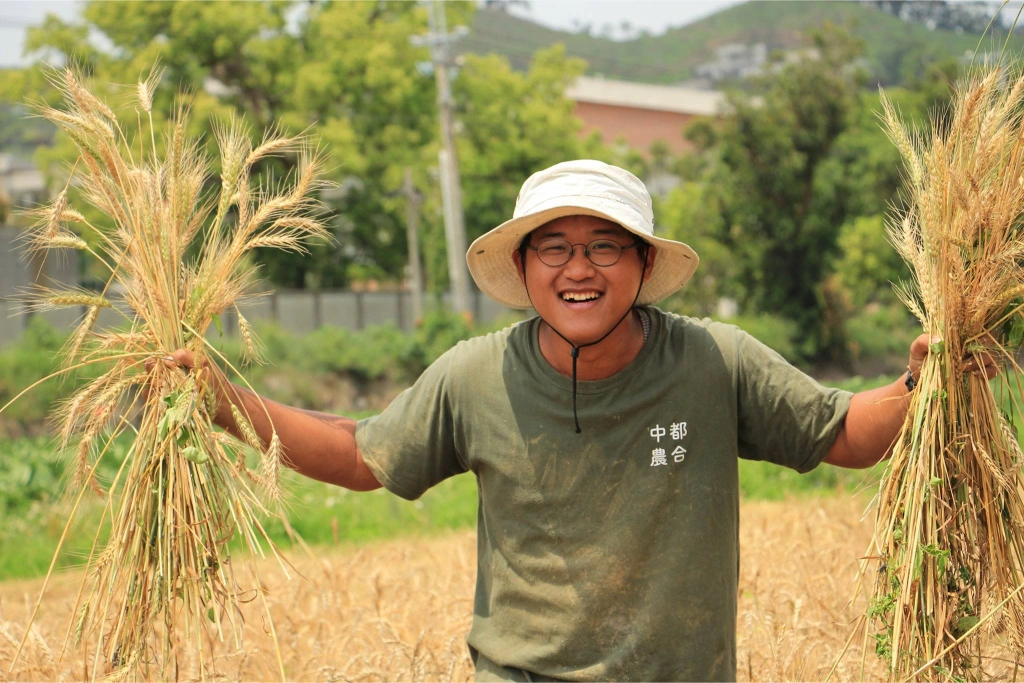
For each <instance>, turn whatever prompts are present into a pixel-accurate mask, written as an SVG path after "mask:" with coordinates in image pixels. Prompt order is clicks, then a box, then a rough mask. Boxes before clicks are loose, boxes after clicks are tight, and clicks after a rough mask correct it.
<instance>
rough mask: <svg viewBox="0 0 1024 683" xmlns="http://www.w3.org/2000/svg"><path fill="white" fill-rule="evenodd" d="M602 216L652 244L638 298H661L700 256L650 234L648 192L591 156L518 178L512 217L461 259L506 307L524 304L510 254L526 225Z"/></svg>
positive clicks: (484, 289)
mask: <svg viewBox="0 0 1024 683" xmlns="http://www.w3.org/2000/svg"><path fill="white" fill-rule="evenodd" d="M581 215H582V216H596V217H598V218H604V219H605V220H609V221H611V222H613V223H617V224H619V225H621V226H622V227H623V228H625V229H626V230H628V231H629V232H631V233H633V234H634V235H636V236H637V237H639V238H641V239H642V240H644V241H645V242H647V243H648V244H652V245H654V246H655V247H657V248H658V253H657V256H656V257H655V259H654V270H653V271H652V272H651V276H650V278H648V280H647V282H645V283H644V285H643V287H642V288H641V289H640V295H639V297H637V303H638V304H650V303H654V302H656V301H660V300H661V299H664V298H665V297H666V296H668V295H669V294H672V293H673V292H675V291H676V290H678V289H679V288H680V287H682V286H683V285H685V284H686V282H687V280H689V279H690V276H691V275H693V271H695V270H696V269H697V264H698V263H699V262H700V259H698V258H697V253H696V252H695V251H694V250H693V249H691V248H690V247H688V246H686V245H685V244H683V243H682V242H676V241H674V240H668V239H664V238H661V237H655V236H654V209H653V207H652V205H651V195H650V194H649V193H648V192H647V188H646V187H644V184H643V183H642V182H641V181H640V179H639V178H637V177H636V176H635V175H633V174H632V173H630V172H629V171H626V170H624V169H621V168H618V167H617V166H611V165H609V164H606V163H604V162H602V161H595V160H593V159H579V160H576V161H565V162H562V163H560V164H555V165H554V166H552V167H550V168H546V169H544V170H543V171H538V172H537V173H534V174H533V175H532V176H530V177H529V178H527V180H526V182H525V183H523V188H522V190H520V191H519V197H518V199H516V208H515V211H514V212H513V213H512V219H511V220H508V221H505V222H504V223H502V224H501V225H499V226H498V227H496V228H494V229H493V230H491V231H490V232H488V233H486V234H485V235H482V236H480V237H479V238H477V239H476V240H475V241H474V242H473V244H472V245H470V247H469V253H468V254H466V262H467V264H468V265H469V272H470V273H472V275H473V279H474V280H475V281H476V284H477V286H478V287H479V288H480V290H481V291H482V292H483V293H484V294H486V295H487V296H489V297H491V298H492V299H494V300H495V301H497V302H499V303H502V304H504V305H506V306H510V307H512V308H530V306H531V304H530V297H529V296H528V295H527V293H526V287H525V286H523V282H522V280H520V279H519V273H518V272H517V271H516V266H515V262H514V261H513V260H512V254H513V253H514V252H515V251H516V250H517V249H518V248H519V244H520V242H522V240H523V238H524V237H525V236H526V235H527V234H529V233H530V232H531V231H533V230H535V229H537V228H539V227H540V226H542V225H544V224H545V223H548V222H550V221H553V220H555V219H556V218H562V217H563V216H581Z"/></svg>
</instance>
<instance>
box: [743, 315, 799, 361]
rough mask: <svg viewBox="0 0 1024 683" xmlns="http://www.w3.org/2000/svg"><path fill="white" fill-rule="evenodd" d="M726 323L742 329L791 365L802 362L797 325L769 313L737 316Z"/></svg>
mask: <svg viewBox="0 0 1024 683" xmlns="http://www.w3.org/2000/svg"><path fill="white" fill-rule="evenodd" d="M725 322H727V323H730V324H732V325H735V326H736V327H738V328H740V329H741V330H743V331H744V332H746V333H747V334H749V335H750V336H752V337H754V338H755V339H757V340H758V341H760V342H761V343H762V344H764V345H765V346H767V347H768V348H770V349H773V350H774V351H775V352H776V353H778V354H779V355H780V356H782V357H783V358H785V359H786V360H788V361H789V362H790V363H796V362H798V361H799V360H800V353H799V349H798V348H797V345H796V343H795V341H794V339H795V337H796V333H797V327H796V323H794V322H792V321H790V320H786V319H785V318H780V317H778V316H774V315H768V314H767V313H761V314H759V315H741V316H736V317H735V318H730V319H728V320H726V321H725Z"/></svg>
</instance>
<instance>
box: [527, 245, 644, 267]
mask: <svg viewBox="0 0 1024 683" xmlns="http://www.w3.org/2000/svg"><path fill="white" fill-rule="evenodd" d="M641 244H643V242H634V243H633V244H627V245H626V246H622V245H621V244H619V243H618V242H616V241H615V240H608V239H601V240H594V241H593V242H591V243H590V244H583V243H578V244H570V243H569V242H568V241H567V240H560V239H550V240H544V241H543V242H541V243H540V244H538V245H537V246H533V245H530V244H527V245H526V248H527V249H533V250H534V251H535V252H537V258H539V259H540V262H541V263H543V264H544V265H546V266H564V265H565V264H566V263H568V262H569V261H570V259H572V257H573V255H574V254H575V253H576V247H583V255H584V256H586V257H587V258H588V259H589V260H590V262H591V263H593V264H594V265H595V266H601V267H602V268H606V267H608V266H614V265H615V264H616V263H618V261H619V258H620V257H621V256H622V252H623V251H625V250H626V249H632V248H633V247H639V246H640V245H641Z"/></svg>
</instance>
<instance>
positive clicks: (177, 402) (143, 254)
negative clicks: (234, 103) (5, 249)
mask: <svg viewBox="0 0 1024 683" xmlns="http://www.w3.org/2000/svg"><path fill="white" fill-rule="evenodd" d="M160 78H161V76H160V71H159V70H154V71H153V72H152V73H151V74H150V76H149V77H148V78H147V79H145V80H143V81H141V82H139V83H138V84H137V86H136V87H135V88H134V94H135V101H134V102H133V104H134V107H135V108H136V110H137V111H141V115H140V116H142V124H143V130H140V131H139V134H138V135H139V138H140V139H141V141H140V140H136V141H135V143H134V147H133V144H130V143H129V141H128V136H126V134H125V131H124V129H123V128H122V124H121V123H120V121H119V120H118V119H117V117H116V116H115V114H114V112H113V111H112V110H111V109H110V108H109V107H108V106H107V105H106V104H104V103H103V102H102V101H101V100H100V99H99V98H97V97H96V96H94V95H93V94H92V93H91V92H90V91H89V89H88V88H87V87H86V85H85V83H84V81H83V79H82V78H81V77H80V76H79V75H78V74H77V73H76V72H74V71H73V70H70V69H69V70H64V71H61V72H59V73H58V74H57V75H55V76H54V77H53V79H52V81H53V83H54V84H55V85H56V86H57V87H58V89H59V90H60V91H61V93H62V95H63V103H62V105H61V106H59V107H51V106H46V105H41V106H40V110H41V113H42V115H43V116H44V117H46V118H47V119H49V120H50V121H52V122H53V123H54V124H56V125H57V126H58V127H60V128H61V129H62V130H63V131H64V132H65V133H67V135H68V137H69V138H70V139H71V140H72V141H73V142H74V143H75V144H76V146H77V147H78V152H79V154H80V158H79V161H80V163H79V164H77V165H76V170H78V174H77V179H76V180H77V184H76V186H77V187H78V188H79V189H80V191H81V194H82V196H83V197H84V199H85V201H87V202H88V203H90V204H91V205H92V206H93V207H94V208H95V209H97V210H98V211H99V212H101V213H103V214H105V216H106V225H107V227H104V228H96V227H94V226H92V225H90V224H88V223H87V222H86V221H85V220H84V218H82V214H81V213H80V212H78V211H76V210H75V209H74V208H73V207H71V206H70V200H69V197H68V194H67V193H66V192H62V193H61V194H59V195H58V196H57V198H56V199H55V200H54V202H52V203H51V204H50V205H48V206H47V207H45V208H43V209H40V210H38V211H36V212H34V213H35V216H36V219H37V220H36V223H35V225H34V226H33V227H32V229H31V230H30V231H29V233H28V236H27V238H26V239H27V244H28V248H29V249H30V250H38V249H44V248H45V249H49V248H57V247H64V248H66V247H76V248H85V249H86V251H87V252H88V253H90V254H92V255H94V256H96V258H97V259H99V261H100V263H101V265H103V266H106V267H107V268H108V269H109V271H110V275H109V280H108V284H107V287H108V288H110V287H113V286H116V287H117V289H119V290H120V291H122V292H124V302H125V305H126V307H127V310H124V308H123V307H118V309H115V310H120V311H121V312H122V314H123V316H124V322H125V326H126V329H125V330H123V331H119V332H96V331H95V329H94V328H95V323H96V319H97V317H98V315H99V312H100V310H102V309H104V308H111V307H112V302H111V300H110V299H109V298H108V297H107V296H106V289H105V290H104V292H102V293H96V292H90V291H85V290H68V291H55V290H48V289H38V290H36V291H32V292H29V293H28V294H27V295H26V299H27V301H28V303H29V305H30V306H31V307H32V308H34V309H37V310H45V309H49V308H54V307H62V306H80V307H85V311H86V312H85V316H84V319H83V321H82V323H81V325H80V326H79V327H78V328H77V329H76V330H75V332H74V333H73V334H72V336H71V338H70V340H69V342H68V344H67V345H66V347H65V349H64V352H63V353H64V355H65V363H66V367H65V369H64V370H62V371H61V372H67V371H70V370H72V369H74V368H77V367H81V366H83V365H89V364H95V363H103V364H104V365H105V367H106V371H105V372H104V373H103V374H102V375H101V376H100V377H99V378H97V379H96V380H93V381H91V382H89V383H88V384H86V385H85V386H83V387H82V388H81V389H79V390H78V391H77V392H76V393H75V394H74V395H73V396H71V397H70V398H69V399H68V400H67V401H65V402H64V403H63V404H62V405H61V406H60V407H59V408H58V410H57V411H56V412H55V414H54V419H55V422H56V423H57V424H56V429H57V432H58V434H59V435H60V443H61V444H62V447H63V448H70V449H72V450H73V451H74V458H75V462H76V466H75V468H74V470H75V472H76V475H75V478H76V483H77V484H78V485H79V486H90V487H93V488H94V489H95V490H96V491H97V492H98V493H101V494H103V493H105V489H106V490H109V496H110V497H109V504H108V505H109V510H110V518H111V522H110V537H109V540H108V541H107V543H106V545H105V546H104V547H103V549H102V550H101V551H100V552H99V553H96V554H95V556H92V557H91V559H90V561H89V567H88V571H87V572H86V579H85V581H86V582H87V586H88V590H85V589H84V588H85V587H83V592H82V594H83V595H84V596H85V597H84V598H83V599H82V602H81V603H80V606H79V607H76V609H75V618H74V623H73V624H72V625H71V627H69V633H73V634H74V636H75V637H74V641H75V642H76V643H79V647H81V649H82V653H83V656H85V657H86V660H87V662H88V666H87V668H86V671H88V672H90V675H91V676H93V678H94V679H95V678H109V679H111V680H116V679H138V678H142V677H145V678H154V677H158V678H162V679H165V680H166V679H168V678H169V677H171V676H172V675H174V676H176V675H177V674H176V671H177V669H176V664H175V657H176V655H175V652H177V651H179V649H180V648H181V647H182V646H183V645H184V644H186V643H189V645H188V647H191V648H194V649H195V650H196V651H199V652H204V651H206V650H204V648H206V649H207V650H208V649H209V647H210V645H209V644H208V642H207V639H206V637H205V634H207V632H208V631H210V630H211V629H212V631H213V634H212V637H213V638H214V639H217V638H224V637H229V638H230V639H231V640H232V641H233V642H235V643H237V642H239V639H240V638H241V624H240V622H239V619H238V615H239V614H240V609H241V607H240V606H241V602H243V600H245V597H244V593H243V590H244V588H243V586H242V584H240V582H239V578H240V577H238V576H237V575H236V574H237V573H236V572H235V571H234V569H233V568H232V567H233V564H232V563H231V557H230V553H229V549H228V545H227V543H228V540H229V539H230V538H232V537H236V538H240V539H241V540H242V542H243V545H244V546H245V547H246V549H247V550H248V551H249V552H250V553H251V554H252V555H254V556H255V555H262V554H263V552H264V545H265V544H266V543H269V538H266V535H265V533H264V532H263V528H264V527H263V525H262V524H261V523H260V521H259V517H260V516H261V515H263V514H265V513H266V512H267V510H266V508H265V506H264V505H263V502H262V498H261V495H259V494H258V492H259V491H260V490H262V491H263V492H264V493H265V494H266V495H267V497H269V499H270V500H273V501H277V500H279V499H280V490H279V488H278V483H277V476H278V470H279V467H280V461H281V458H282V457H283V449H282V447H281V442H280V439H279V438H278V436H277V434H276V432H275V433H274V436H273V438H272V439H271V443H270V444H269V446H268V447H267V448H266V449H264V447H263V445H262V444H261V443H260V441H259V438H258V437H257V436H256V435H255V432H254V431H253V430H252V426H251V423H250V422H249V421H248V420H247V419H245V417H244V416H242V415H241V413H240V412H239V410H238V408H237V407H236V406H232V407H231V409H232V412H233V413H234V414H235V415H236V421H237V422H238V425H239V428H240V429H241V430H242V433H243V434H244V435H245V437H246V440H245V441H244V442H243V441H239V440H238V439H235V438H233V437H231V436H229V435H227V434H225V433H223V432H220V431H217V430H216V429H215V428H214V425H213V417H214V415H215V414H216V411H217V406H216V401H215V400H214V399H212V397H213V395H214V392H213V388H212V387H209V386H207V385H206V377H207V375H206V374H205V373H203V372H197V373H186V372H184V371H182V370H180V369H178V368H172V367H168V366H167V365H165V364H163V363H161V362H155V363H149V364H147V362H146V361H147V360H150V361H152V360H158V359H161V358H164V357H166V356H167V355H168V354H169V353H171V352H172V351H174V350H176V349H188V350H191V351H193V352H194V354H195V355H196V359H197V362H199V363H201V362H203V359H204V358H207V357H209V354H208V349H209V347H208V343H207V342H206V340H205V339H204V338H203V337H202V335H201V334H198V333H197V332H196V331H197V330H206V329H209V327H210V325H211V323H212V321H213V320H214V318H215V317H216V316H219V315H220V314H221V313H222V312H223V311H225V310H226V309H228V308H232V307H234V306H235V304H236V302H237V301H238V300H239V299H240V298H241V297H243V295H244V293H245V292H247V291H249V290H250V289H251V287H252V284H253V280H254V271H255V268H254V266H253V265H252V263H250V262H249V261H248V256H247V254H249V252H251V250H252V249H253V248H255V247H256V246H262V247H268V246H279V247H282V248H288V249H292V250H301V249H303V248H305V244H306V243H307V242H308V241H309V240H310V239H315V238H320V237H324V236H326V235H327V232H326V229H325V228H324V227H323V226H322V224H321V223H319V222H318V221H317V219H316V216H315V215H314V212H315V209H316V207H317V202H316V201H315V198H314V194H315V193H316V192H317V191H318V189H319V188H320V186H321V185H320V181H319V180H318V175H319V172H320V170H321V167H322V157H321V156H320V155H319V154H318V153H317V152H316V150H315V149H312V148H311V147H310V144H309V141H308V139H307V138H306V136H305V135H303V136H300V137H287V136H284V135H281V134H280V133H278V132H273V133H271V134H268V136H267V137H266V138H264V140H263V142H262V143H261V144H260V145H259V146H258V147H257V148H256V149H255V150H253V149H252V144H251V142H250V140H249V132H248V130H247V129H246V127H245V126H244V125H242V124H241V123H239V122H238V120H236V119H230V120H229V121H228V122H227V123H225V124H222V125H220V126H219V127H218V129H217V136H216V137H217V142H218V144H219V147H220V151H221V160H220V168H221V178H220V180H221V183H220V190H219V192H214V193H210V192H209V191H208V190H206V189H205V188H207V187H208V186H209V184H210V183H209V181H210V179H211V178H212V177H213V176H214V173H213V168H212V164H211V161H210V159H208V158H207V157H206V155H205V153H204V152H203V149H204V148H203V146H202V144H201V141H199V140H195V139H192V138H190V137H189V136H188V135H187V133H186V131H187V129H188V115H189V111H188V108H187V107H180V108H179V109H178V110H177V113H176V115H175V116H173V117H172V119H171V120H170V122H169V123H168V131H167V133H166V135H164V136H162V139H164V140H165V141H166V144H165V145H164V146H163V147H164V149H163V151H161V149H160V148H159V147H158V145H157V139H158V136H157V131H156V130H155V127H154V124H153V119H152V108H153V103H154V95H155V93H156V90H157V87H158V85H159V82H160ZM146 124H148V129H149V130H148V135H146V134H145V133H144V130H145V126H146ZM147 143H148V149H143V148H145V147H146V146H147ZM140 149H141V151H140ZM133 150H134V151H133ZM271 154H276V155H287V154H294V155H296V161H297V167H296V168H297V170H296V173H295V175H294V176H293V177H292V178H291V180H290V182H286V183H285V184H284V186H283V187H282V188H270V187H262V188H260V189H258V190H256V191H254V190H252V189H251V188H250V185H251V184H252V180H251V178H250V173H251V168H252V165H253V164H254V163H255V162H256V161H258V160H259V159H260V158H262V157H264V156H267V155H271ZM232 208H234V209H235V211H234V212H232ZM71 222H74V223H77V224H81V225H83V226H84V228H85V229H90V230H92V231H93V232H94V236H95V240H93V241H92V242H91V243H92V244H94V245H98V246H97V248H96V249H95V250H92V249H90V248H88V247H87V246H86V244H85V241H84V240H82V239H81V238H79V237H77V236H76V235H73V234H71V233H70V232H69V231H68V230H67V229H66V228H65V227H64V226H65V224H67V223H71ZM267 226H269V227H267ZM261 237H262V238H263V241H262V242H261V241H259V240H260V238H261ZM275 240H276V241H275ZM239 326H240V331H241V334H242V337H243V339H244V342H245V346H246V349H247V355H248V356H250V357H251V358H257V357H258V356H259V349H260V346H259V341H258V339H257V338H256V335H255V332H254V330H253V329H252V326H251V325H250V324H249V322H248V321H247V320H245V318H243V317H242V316H239ZM76 359H78V360H76ZM141 385H145V387H146V391H139V390H138V389H139V387H140V386H141ZM129 414H134V415H137V416H138V417H137V420H138V427H137V433H136V434H135V435H134V437H133V439H132V442H131V446H130V448H129V450H128V455H127V457H126V459H125V461H124V465H123V467H122V469H121V470H120V471H119V472H118V474H117V475H116V477H115V478H114V479H113V480H112V481H110V482H103V483H101V482H99V481H98V480H97V478H96V476H95V472H96V464H97V461H98V459H99V458H101V457H103V454H104V453H106V452H108V451H109V446H110V444H111V443H112V442H113V440H114V439H115V438H116V437H117V436H118V435H119V434H120V433H121V432H123V431H124V430H125V429H126V426H127V425H128V422H127V420H126V419H125V416H127V415H129ZM246 442H248V443H246ZM250 446H251V447H253V448H257V449H258V450H259V452H261V453H262V454H263V455H262V460H261V465H260V471H259V476H258V477H257V476H255V475H254V474H253V473H252V472H250V471H249V470H248V469H247V468H246V467H245V464H244V463H245V458H244V454H245V452H246V451H247V450H248V448H249V447H250ZM254 483H256V484H258V485H254ZM270 546H271V548H272V547H273V544H270ZM58 552H59V551H58ZM275 552H276V551H275ZM211 642H212V641H211ZM19 654H20V649H19ZM15 661H17V655H16V656H15ZM280 673H281V676H282V677H283V675H284V672H283V671H281V672H280ZM200 675H203V676H205V675H206V673H201V674H200Z"/></svg>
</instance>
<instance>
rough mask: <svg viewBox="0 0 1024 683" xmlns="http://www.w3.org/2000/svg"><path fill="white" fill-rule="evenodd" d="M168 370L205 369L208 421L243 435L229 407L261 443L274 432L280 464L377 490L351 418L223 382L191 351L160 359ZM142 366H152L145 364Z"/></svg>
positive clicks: (210, 365)
mask: <svg viewBox="0 0 1024 683" xmlns="http://www.w3.org/2000/svg"><path fill="white" fill-rule="evenodd" d="M162 360H163V363H164V365H166V366H167V367H169V368H181V369H184V370H185V371H186V372H200V373H204V374H206V373H209V374H208V375H207V377H206V382H207V384H208V386H209V387H210V388H211V389H212V390H213V391H214V392H215V394H214V395H215V397H216V399H217V414H216V415H215V416H212V417H213V421H214V423H215V424H217V425H218V426H219V427H222V428H224V429H225V430H227V431H228V432H230V433H232V434H233V435H235V436H236V437H238V438H243V436H242V434H241V432H240V430H239V428H238V425H237V424H236V423H235V418H234V415H233V413H232V410H231V407H232V405H234V406H236V407H237V408H238V411H239V412H241V413H242V414H243V415H245V416H246V417H247V418H248V420H249V422H250V424H251V425H252V427H253V429H254V430H255V431H256V434H257V435H258V436H259V438H260V440H261V441H262V442H263V443H264V444H269V443H270V440H271V438H272V436H273V434H274V432H275V431H276V432H277V436H278V438H279V439H280V440H281V445H282V447H283V449H284V456H283V462H284V464H285V465H287V466H288V467H291V468H292V469H294V470H296V471H297V472H299V473H300V474H302V475H305V476H307V477H310V478H312V479H317V480H319V481H324V482H327V483H329V484H335V485H336V486H341V487H343V488H347V489H351V490H353V491H372V490H374V489H378V488H380V486H381V484H380V482H378V481H377V479H376V477H375V476H374V475H373V472H372V471H371V470H370V469H369V468H368V467H367V466H366V463H365V462H363V458H362V455H361V454H360V453H359V448H358V446H357V445H356V422H355V420H352V419H351V418H347V417H342V416H340V415H331V414H330V413H321V412H317V411H312V410H301V409H299V408H292V407H290V406H286V405H282V404H280V403H277V402H275V401H271V400H270V399H266V398H263V397H261V396H259V395H257V394H256V393H254V392H252V391H250V390H248V389H244V388H242V387H239V386H237V385H235V384H233V383H231V381H229V380H228V378H227V376H226V375H225V374H224V372H223V371H222V370H221V369H220V368H219V367H218V366H217V364H216V363H212V362H210V361H209V360H208V359H201V360H200V362H199V364H198V365H199V367H198V368H196V365H197V363H196V357H195V354H194V353H193V352H192V351H188V350H186V349H178V350H176V351H174V352H173V353H171V354H170V355H169V356H167V357H165V358H163V359H162ZM147 369H148V370H150V371H151V370H152V365H151V364H148V363H147Z"/></svg>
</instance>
